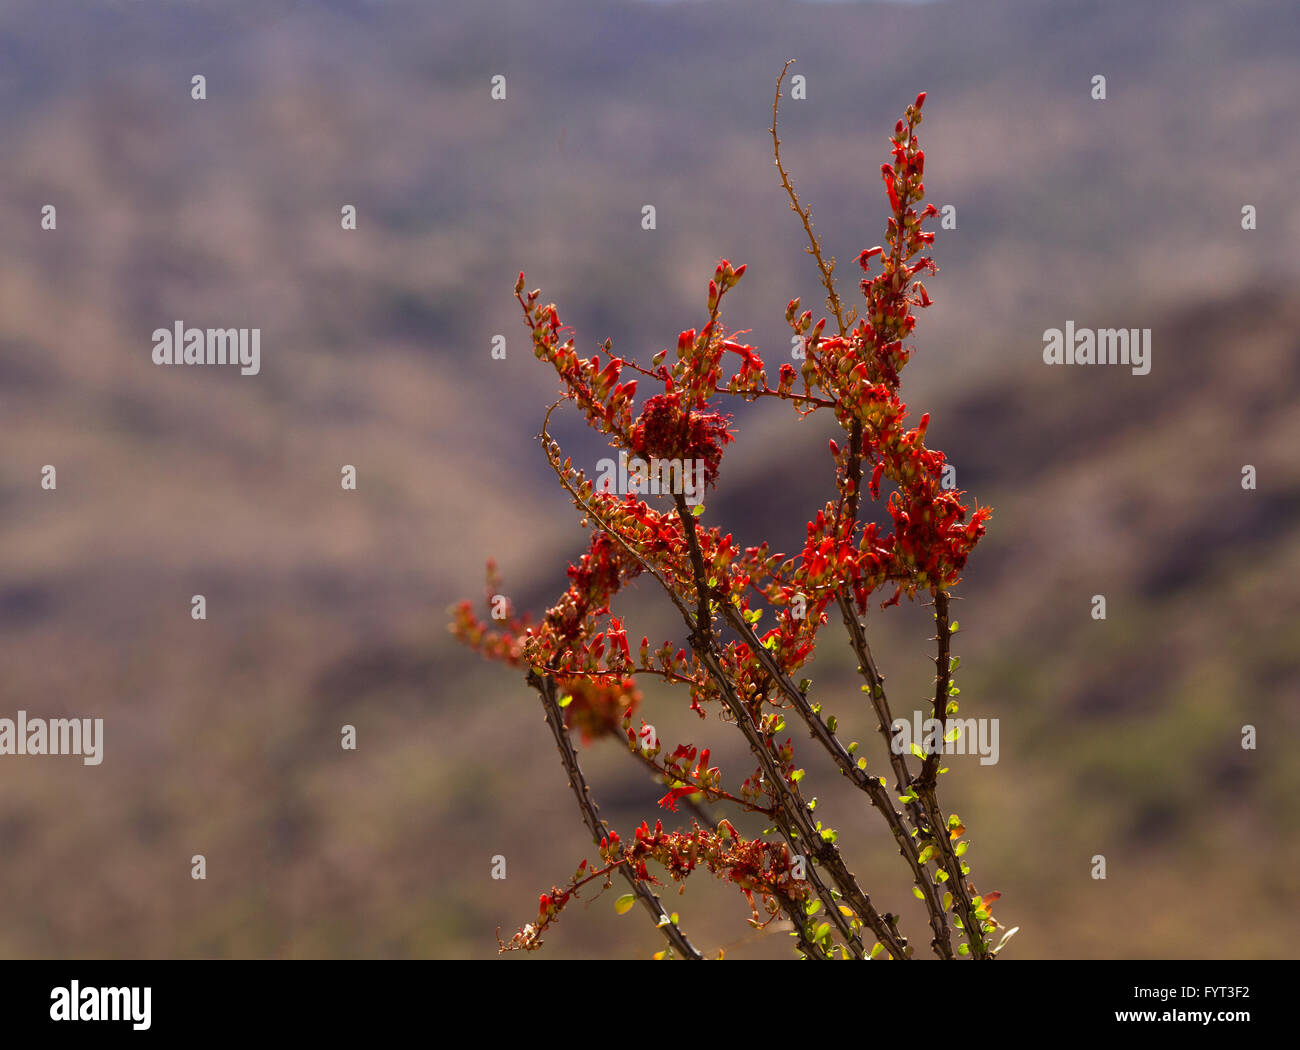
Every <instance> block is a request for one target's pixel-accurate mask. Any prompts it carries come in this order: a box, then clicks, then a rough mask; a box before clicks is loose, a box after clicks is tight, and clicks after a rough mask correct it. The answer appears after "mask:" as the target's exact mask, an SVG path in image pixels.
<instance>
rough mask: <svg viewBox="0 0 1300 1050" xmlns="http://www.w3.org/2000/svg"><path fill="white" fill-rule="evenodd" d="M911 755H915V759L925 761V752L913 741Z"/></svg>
mask: <svg viewBox="0 0 1300 1050" xmlns="http://www.w3.org/2000/svg"><path fill="white" fill-rule="evenodd" d="M912 754H913V755H915V756H916V757H917V758H919V759H921V760H922V761H924V760H925V751H924V750H922V748H921V745H920V744H918V743H916V742H915V741H913V742H912Z"/></svg>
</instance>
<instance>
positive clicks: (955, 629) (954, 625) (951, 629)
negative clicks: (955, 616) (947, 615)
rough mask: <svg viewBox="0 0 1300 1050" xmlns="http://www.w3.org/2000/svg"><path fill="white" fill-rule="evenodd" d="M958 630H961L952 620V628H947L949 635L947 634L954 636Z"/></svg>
mask: <svg viewBox="0 0 1300 1050" xmlns="http://www.w3.org/2000/svg"><path fill="white" fill-rule="evenodd" d="M960 629H961V628H960V627H959V626H958V624H957V621H956V620H953V622H952V626H951V627H949V628H948V633H949V634H956V633H957V632H958V631H959V630H960Z"/></svg>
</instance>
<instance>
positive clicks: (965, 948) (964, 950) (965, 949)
mask: <svg viewBox="0 0 1300 1050" xmlns="http://www.w3.org/2000/svg"><path fill="white" fill-rule="evenodd" d="M957 954H958V955H969V954H970V945H969V944H962V945H958V947H957Z"/></svg>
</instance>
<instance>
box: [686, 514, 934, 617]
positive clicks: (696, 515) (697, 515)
mask: <svg viewBox="0 0 1300 1050" xmlns="http://www.w3.org/2000/svg"><path fill="white" fill-rule="evenodd" d="M691 513H692V514H693V515H695V517H697V518H698V517H699V516H700V515H701V514H703V513H704V504H703V503H701V504H700V505H699V506H698V507H696V508H695V509H694V510H693V511H691ZM952 627H953V630H954V631H955V630H956V629H957V625H956V624H953V625H952Z"/></svg>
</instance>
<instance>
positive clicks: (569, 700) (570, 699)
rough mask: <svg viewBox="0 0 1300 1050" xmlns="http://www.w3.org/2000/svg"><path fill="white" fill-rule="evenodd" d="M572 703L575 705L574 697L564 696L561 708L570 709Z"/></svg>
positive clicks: (561, 700) (561, 698) (561, 699)
mask: <svg viewBox="0 0 1300 1050" xmlns="http://www.w3.org/2000/svg"><path fill="white" fill-rule="evenodd" d="M571 703H573V696H572V694H570V695H569V696H562V697H560V706H561V707H568V706H569V705H570V704H571Z"/></svg>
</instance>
